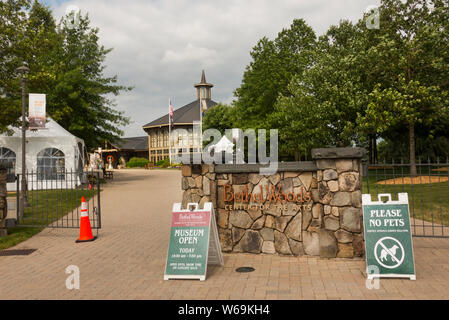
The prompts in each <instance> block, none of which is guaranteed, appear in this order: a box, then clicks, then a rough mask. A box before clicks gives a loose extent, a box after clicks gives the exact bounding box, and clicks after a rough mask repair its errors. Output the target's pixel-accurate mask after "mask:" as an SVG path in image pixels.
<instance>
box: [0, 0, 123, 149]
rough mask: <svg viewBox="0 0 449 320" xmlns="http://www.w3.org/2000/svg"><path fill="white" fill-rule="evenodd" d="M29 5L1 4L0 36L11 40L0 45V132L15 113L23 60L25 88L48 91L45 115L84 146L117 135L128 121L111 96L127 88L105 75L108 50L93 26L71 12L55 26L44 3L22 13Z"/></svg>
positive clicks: (16, 115)
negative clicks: (82, 142)
mask: <svg viewBox="0 0 449 320" xmlns="http://www.w3.org/2000/svg"><path fill="white" fill-rule="evenodd" d="M29 6H30V2H29V1H7V2H0V13H1V14H2V16H5V17H6V19H1V20H0V37H2V39H1V40H5V41H6V43H9V44H10V46H1V47H0V50H1V51H2V52H0V53H2V56H4V55H5V56H7V57H8V59H2V61H1V62H0V70H2V73H1V76H0V106H2V108H1V109H0V115H1V117H0V119H1V120H0V131H5V129H6V127H7V126H8V125H11V124H15V122H16V121H17V119H18V117H20V114H21V111H20V110H21V89H20V81H19V75H18V74H17V72H16V71H15V69H16V68H17V67H19V66H20V65H22V64H23V63H26V64H27V65H28V66H29V68H30V69H31V72H30V74H29V76H28V79H29V80H28V82H27V92H35V93H45V94H46V95H47V114H48V115H49V116H50V117H52V118H53V119H54V120H55V121H57V122H58V123H59V124H60V125H62V126H63V127H64V128H65V129H67V130H68V131H70V132H71V133H72V134H74V135H76V136H78V137H80V138H82V139H84V141H85V143H86V145H87V147H88V148H90V147H94V146H96V145H98V144H99V143H100V142H101V141H104V140H108V141H114V140H116V139H118V138H119V136H121V135H122V134H123V132H122V131H121V130H120V129H118V127H120V126H124V125H126V124H128V123H129V119H128V118H127V117H125V116H124V115H123V113H122V112H119V111H117V110H116V109H115V106H116V105H115V102H114V100H113V99H112V98H110V97H111V96H117V95H118V94H119V93H120V92H122V91H128V90H131V88H130V87H125V86H121V85H117V77H116V76H113V77H105V76H104V70H105V68H106V67H105V65H104V61H105V59H106V55H107V54H108V53H109V52H110V51H111V49H105V48H104V47H103V46H101V45H99V43H98V41H99V38H98V32H99V31H98V29H96V28H92V27H91V26H90V21H89V18H88V16H87V15H85V16H82V15H77V16H75V14H74V13H71V14H70V15H68V16H66V17H63V18H62V19H61V21H60V22H59V24H58V25H56V22H55V20H54V18H53V16H52V12H51V11H50V9H49V8H48V7H46V6H44V5H42V4H41V3H40V2H38V1H35V2H34V3H33V5H32V6H31V9H30V11H29V13H28V14H27V13H26V12H25V10H26V9H27V8H28V7H29ZM75 20H76V23H73V22H75ZM10 24H14V28H13V30H12V29H11V28H12V27H11V25H10ZM1 42H2V43H3V41H1ZM11 47H13V48H14V50H12V49H11ZM3 70H7V71H8V72H5V73H3ZM3 106H8V107H6V108H3Z"/></svg>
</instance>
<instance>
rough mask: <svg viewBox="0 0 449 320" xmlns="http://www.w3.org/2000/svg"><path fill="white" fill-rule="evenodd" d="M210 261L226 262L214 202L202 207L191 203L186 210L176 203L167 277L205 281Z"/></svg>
mask: <svg viewBox="0 0 449 320" xmlns="http://www.w3.org/2000/svg"><path fill="white" fill-rule="evenodd" d="M208 264H218V265H223V256H222V254H221V247H220V241H219V238H218V229H217V224H216V221H215V214H214V209H213V207H212V203H211V202H207V203H205V204H204V209H199V208H198V204H197V203H189V204H188V205H187V209H186V210H181V204H180V203H175V204H174V205H173V212H172V223H171V231H170V244H169V247H168V254H167V263H166V265H165V275H164V280H169V279H199V280H201V281H204V280H206V272H207V265H208Z"/></svg>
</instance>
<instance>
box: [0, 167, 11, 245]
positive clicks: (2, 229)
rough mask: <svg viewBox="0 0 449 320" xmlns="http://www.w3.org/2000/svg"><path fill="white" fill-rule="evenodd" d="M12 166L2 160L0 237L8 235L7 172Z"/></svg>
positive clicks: (0, 173) (0, 168)
mask: <svg viewBox="0 0 449 320" xmlns="http://www.w3.org/2000/svg"><path fill="white" fill-rule="evenodd" d="M10 167H11V164H10V163H7V162H3V161H0V237H4V236H6V235H7V232H6V217H7V215H8V202H7V200H6V197H7V191H6V176H7V174H6V172H7V169H8V168H10Z"/></svg>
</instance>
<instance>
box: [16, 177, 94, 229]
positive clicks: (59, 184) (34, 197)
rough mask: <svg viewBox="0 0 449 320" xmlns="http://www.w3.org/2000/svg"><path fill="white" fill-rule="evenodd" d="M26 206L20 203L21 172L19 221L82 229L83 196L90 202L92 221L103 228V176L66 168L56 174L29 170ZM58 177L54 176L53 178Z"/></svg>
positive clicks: (19, 181)
mask: <svg viewBox="0 0 449 320" xmlns="http://www.w3.org/2000/svg"><path fill="white" fill-rule="evenodd" d="M25 177H26V182H27V186H26V189H27V191H26V193H25V197H24V198H25V200H24V203H25V205H24V206H23V208H22V206H21V196H22V194H21V185H20V184H21V180H22V176H21V174H18V175H17V177H16V183H17V194H16V197H17V204H18V205H17V224H18V225H21V226H29V227H36V226H48V227H52V228H79V223H80V205H81V197H84V198H85V199H86V202H87V205H88V212H89V219H90V224H91V227H92V228H93V229H100V228H101V205H100V175H99V172H93V171H64V172H58V174H56V175H45V174H42V172H39V171H38V172H35V171H34V172H33V171H30V172H27V173H26V176H25ZM53 178H55V179H53Z"/></svg>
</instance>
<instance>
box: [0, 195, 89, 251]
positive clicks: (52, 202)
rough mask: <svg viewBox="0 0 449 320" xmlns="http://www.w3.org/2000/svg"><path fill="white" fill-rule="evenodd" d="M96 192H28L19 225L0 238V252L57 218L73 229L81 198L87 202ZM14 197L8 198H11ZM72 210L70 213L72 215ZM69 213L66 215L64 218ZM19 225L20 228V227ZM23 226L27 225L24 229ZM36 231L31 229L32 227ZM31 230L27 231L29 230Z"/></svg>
mask: <svg viewBox="0 0 449 320" xmlns="http://www.w3.org/2000/svg"><path fill="white" fill-rule="evenodd" d="M96 192H97V190H80V189H68V190H33V191H29V192H28V201H29V203H30V206H29V207H27V208H25V210H24V215H23V218H22V219H21V220H20V222H19V223H20V225H19V226H17V227H14V228H9V229H8V236H6V237H3V238H0V249H6V248H9V247H12V246H14V245H16V244H18V243H20V242H22V241H25V240H26V239H28V238H30V237H32V236H34V235H35V234H37V233H39V232H40V231H42V230H43V229H44V228H43V227H42V226H43V225H48V224H51V223H52V222H55V221H58V220H60V219H61V218H63V217H64V218H67V220H65V219H64V222H63V223H64V225H75V226H76V225H77V223H78V219H79V214H77V211H76V210H74V209H76V208H77V207H79V206H80V205H81V197H82V196H84V197H85V198H86V200H89V199H90V198H91V197H93V196H94V195H95V193H96ZM15 196H16V194H15V193H10V194H8V197H15ZM73 210H74V211H73ZM68 213H69V214H68ZM21 225H22V226H21ZM23 225H27V227H24V226H23ZM34 225H35V226H36V227H33V226H34ZM29 226H31V227H29Z"/></svg>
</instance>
